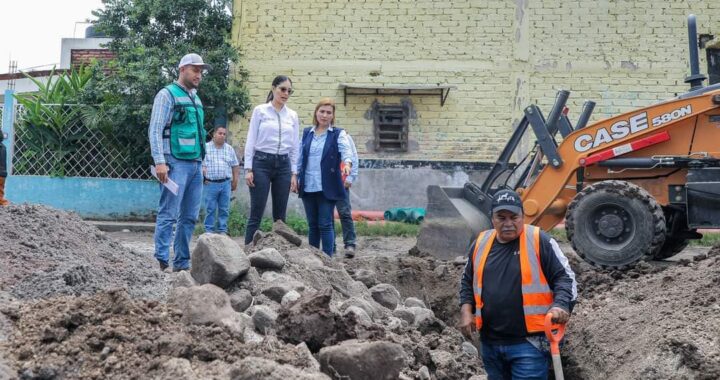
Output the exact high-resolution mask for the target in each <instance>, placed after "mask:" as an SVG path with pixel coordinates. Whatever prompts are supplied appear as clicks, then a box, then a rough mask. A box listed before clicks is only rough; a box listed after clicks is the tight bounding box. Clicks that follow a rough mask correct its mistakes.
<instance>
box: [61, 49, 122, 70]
mask: <svg viewBox="0 0 720 380" xmlns="http://www.w3.org/2000/svg"><path fill="white" fill-rule="evenodd" d="M112 58H115V55H114V54H113V53H112V52H111V51H110V50H108V49H72V50H71V51H70V65H71V66H79V65H82V64H88V63H91V62H92V61H93V60H99V61H108V60H110V59H112Z"/></svg>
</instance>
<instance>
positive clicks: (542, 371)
mask: <svg viewBox="0 0 720 380" xmlns="http://www.w3.org/2000/svg"><path fill="white" fill-rule="evenodd" d="M492 224H493V227H494V229H492V230H487V231H483V232H481V233H480V234H479V235H478V237H477V239H476V240H475V242H474V243H473V244H472V245H471V246H470V252H469V257H468V262H467V264H466V266H465V273H464V274H463V277H462V280H461V283H460V305H461V316H460V325H459V327H460V330H461V332H462V333H463V334H464V335H465V336H466V337H470V336H471V334H472V332H473V331H476V330H477V331H480V340H481V342H482V359H483V363H484V366H485V371H486V372H487V374H488V379H489V380H497V379H508V380H509V379H512V380H516V379H546V378H547V376H548V369H549V363H550V354H549V352H547V349H546V347H547V343H546V341H544V340H545V337H544V323H545V315H546V314H547V313H550V314H552V316H553V322H555V323H566V322H567V321H568V319H569V318H570V312H571V311H572V308H573V305H574V303H575V300H576V298H577V283H576V282H575V274H574V273H573V271H572V269H570V265H569V263H568V260H567V258H566V257H565V255H564V254H563V253H562V251H561V250H560V247H559V246H558V244H557V242H556V241H555V240H554V239H553V238H551V237H550V236H549V235H548V234H546V233H545V232H543V231H540V228H538V227H535V226H532V225H525V224H524V223H523V210H522V201H521V199H520V196H519V195H518V194H517V193H516V192H514V191H511V190H501V191H498V192H497V193H496V194H495V196H494V197H493V204H492Z"/></svg>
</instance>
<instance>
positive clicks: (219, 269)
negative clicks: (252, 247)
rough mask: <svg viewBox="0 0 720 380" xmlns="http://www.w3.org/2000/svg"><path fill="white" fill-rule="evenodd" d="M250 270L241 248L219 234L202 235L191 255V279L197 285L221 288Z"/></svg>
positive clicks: (248, 262)
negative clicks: (211, 285) (210, 285)
mask: <svg viewBox="0 0 720 380" xmlns="http://www.w3.org/2000/svg"><path fill="white" fill-rule="evenodd" d="M248 269H250V261H249V260H248V258H247V256H246V255H245V252H243V250H242V248H240V246H239V245H238V244H237V243H235V242H234V241H233V240H232V239H230V238H229V237H227V236H225V235H220V234H202V235H200V239H198V242H197V246H196V247H195V250H194V251H193V254H192V269H191V273H192V277H193V278H194V279H195V281H197V282H198V283H199V284H208V283H209V284H215V285H217V286H219V287H221V288H225V287H227V286H228V285H230V284H231V283H232V282H233V281H235V279H237V278H238V277H240V276H243V275H245V273H247V271H248Z"/></svg>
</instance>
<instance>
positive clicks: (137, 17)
mask: <svg viewBox="0 0 720 380" xmlns="http://www.w3.org/2000/svg"><path fill="white" fill-rule="evenodd" d="M103 4H104V9H99V10H96V11H94V12H93V15H95V16H96V17H97V21H96V27H97V29H98V30H99V31H100V32H102V33H103V34H105V35H106V36H108V37H112V38H113V40H112V42H110V43H109V45H108V48H109V49H110V50H111V51H112V52H113V53H114V54H115V58H114V59H113V60H112V61H110V62H108V63H105V64H103V65H102V66H101V65H100V64H96V65H95V67H94V76H95V77H96V79H97V80H94V81H92V84H93V85H92V86H90V88H89V89H87V90H86V91H85V99H84V101H85V102H95V103H100V104H101V105H102V107H101V108H102V110H103V112H104V113H105V114H106V115H107V117H108V118H109V119H110V120H111V121H112V122H111V123H112V129H113V130H112V132H113V134H115V136H117V137H118V139H119V140H120V144H121V145H123V146H126V147H130V149H135V150H134V151H132V152H129V154H131V155H133V157H138V159H139V160H141V162H149V160H150V157H149V145H148V141H147V132H146V131H147V126H148V123H149V121H150V113H151V109H152V103H153V99H154V97H155V94H156V93H157V92H158V91H159V90H160V89H161V88H163V87H164V86H166V85H167V84H169V83H171V82H172V81H173V80H174V79H176V78H177V76H178V68H177V65H178V62H179V61H180V58H181V57H182V56H183V55H185V54H187V53H191V52H193V53H198V54H200V55H201V56H202V57H203V59H204V60H205V62H206V63H208V64H210V65H211V66H212V69H211V70H209V71H208V72H207V73H206V74H205V75H204V76H203V82H202V84H201V85H200V89H199V90H198V94H199V96H200V98H201V99H202V101H203V104H204V106H205V107H206V112H205V125H206V127H212V126H214V125H215V122H216V119H218V118H223V119H224V118H225V117H226V116H231V117H232V116H234V115H243V114H244V113H245V112H246V111H247V110H248V109H249V106H250V101H249V98H248V95H247V90H246V88H245V87H244V84H243V81H244V79H245V78H246V74H245V72H244V71H242V70H241V69H240V68H239V61H240V54H239V52H238V51H237V50H236V49H235V48H233V47H232V46H231V45H230V31H231V28H232V12H231V6H232V1H231V0H174V1H164V0H103Z"/></svg>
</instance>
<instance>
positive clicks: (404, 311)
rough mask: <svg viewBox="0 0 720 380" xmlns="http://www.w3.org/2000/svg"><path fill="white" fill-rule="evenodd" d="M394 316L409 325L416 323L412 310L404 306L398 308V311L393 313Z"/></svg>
mask: <svg viewBox="0 0 720 380" xmlns="http://www.w3.org/2000/svg"><path fill="white" fill-rule="evenodd" d="M393 316H395V317H397V318H400V319H401V320H403V321H405V322H407V323H408V324H409V325H412V324H413V323H415V313H413V312H412V310H410V309H408V308H406V307H403V306H398V307H397V309H395V310H394V311H393Z"/></svg>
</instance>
